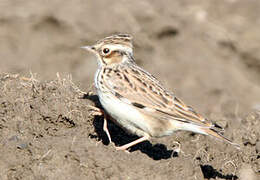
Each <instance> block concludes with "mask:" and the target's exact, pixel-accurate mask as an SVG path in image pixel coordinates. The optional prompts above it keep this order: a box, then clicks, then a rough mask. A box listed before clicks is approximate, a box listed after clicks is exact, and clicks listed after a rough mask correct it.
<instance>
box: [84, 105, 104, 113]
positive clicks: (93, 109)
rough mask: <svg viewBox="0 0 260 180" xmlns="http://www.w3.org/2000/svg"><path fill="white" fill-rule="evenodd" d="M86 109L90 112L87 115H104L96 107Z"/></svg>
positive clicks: (89, 106)
mask: <svg viewBox="0 0 260 180" xmlns="http://www.w3.org/2000/svg"><path fill="white" fill-rule="evenodd" d="M88 108H89V109H88V111H89V112H90V113H89V114H90V115H91V116H103V115H104V112H103V111H102V110H101V109H100V108H98V107H95V106H91V105H88Z"/></svg>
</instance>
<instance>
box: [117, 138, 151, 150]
mask: <svg viewBox="0 0 260 180" xmlns="http://www.w3.org/2000/svg"><path fill="white" fill-rule="evenodd" d="M146 140H149V137H148V136H143V137H141V138H139V139H137V140H135V141H133V142H130V143H128V144H125V145H123V146H119V147H116V150H117V151H119V150H120V151H124V150H126V149H128V148H130V147H131V146H134V145H136V144H138V143H140V142H143V141H146Z"/></svg>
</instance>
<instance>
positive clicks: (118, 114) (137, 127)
mask: <svg viewBox="0 0 260 180" xmlns="http://www.w3.org/2000/svg"><path fill="white" fill-rule="evenodd" d="M98 96H99V100H100V103H101V104H102V106H103V108H104V109H105V110H106V112H107V113H108V114H109V115H110V116H111V117H112V118H113V119H114V120H115V121H116V123H118V124H119V125H120V126H122V127H123V128H125V129H126V130H128V131H129V132H130V133H132V134H136V135H138V136H144V133H145V132H148V129H149V127H148V126H147V124H146V121H145V119H144V116H142V114H141V113H140V112H139V111H138V110H136V109H135V108H134V107H132V106H131V105H129V104H127V103H125V102H122V101H120V100H118V99H116V98H115V97H111V96H107V95H104V94H103V93H100V91H98Z"/></svg>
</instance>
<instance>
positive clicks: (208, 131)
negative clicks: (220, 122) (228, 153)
mask: <svg viewBox="0 0 260 180" xmlns="http://www.w3.org/2000/svg"><path fill="white" fill-rule="evenodd" d="M215 127H216V126H215ZM215 127H211V128H201V130H202V131H203V132H204V133H205V134H207V135H210V136H213V137H215V138H217V139H219V140H222V141H224V142H227V143H229V144H231V145H233V146H234V147H235V148H237V149H240V146H239V145H238V144H236V143H233V142H232V141H231V140H229V139H228V138H226V137H225V136H223V135H222V134H220V132H219V131H218V130H217V129H216V128H215Z"/></svg>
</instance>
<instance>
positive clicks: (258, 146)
mask: <svg viewBox="0 0 260 180" xmlns="http://www.w3.org/2000/svg"><path fill="white" fill-rule="evenodd" d="M255 150H256V152H257V153H260V141H257V143H256V145H255Z"/></svg>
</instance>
